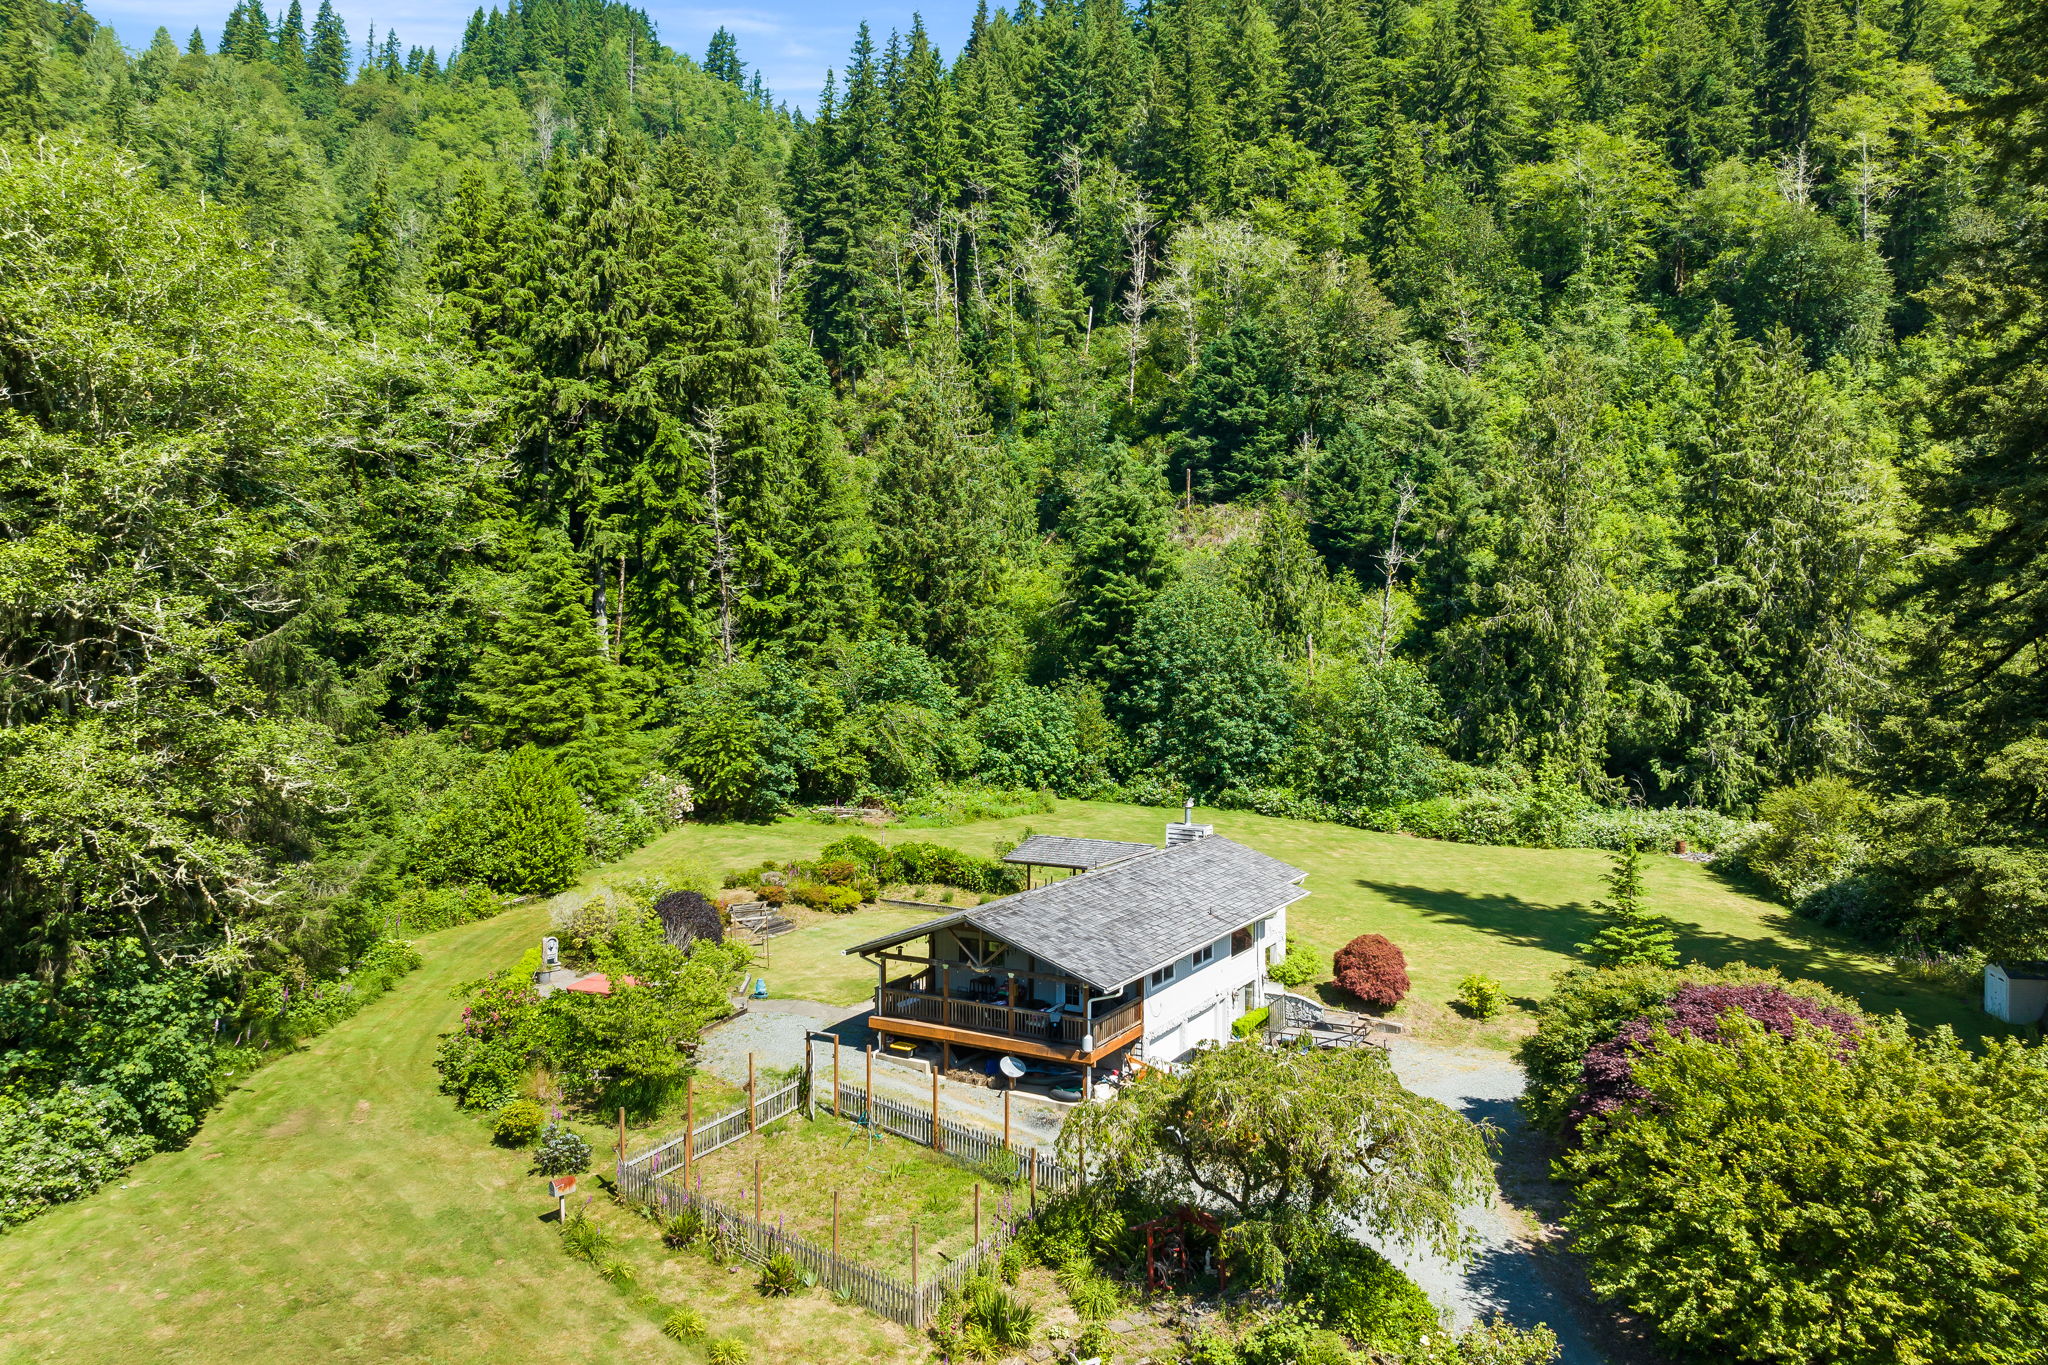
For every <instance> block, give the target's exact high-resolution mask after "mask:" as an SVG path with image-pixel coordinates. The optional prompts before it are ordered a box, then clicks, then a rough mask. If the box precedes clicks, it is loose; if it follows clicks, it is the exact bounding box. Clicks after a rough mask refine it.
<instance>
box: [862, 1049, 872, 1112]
mask: <svg viewBox="0 0 2048 1365" xmlns="http://www.w3.org/2000/svg"><path fill="white" fill-rule="evenodd" d="M860 1116H861V1119H862V1121H863V1122H866V1123H873V1122H874V1121H875V1045H874V1044H873V1043H869V1044H868V1088H867V1090H866V1091H864V1092H863V1093H862V1095H861V1101H860Z"/></svg>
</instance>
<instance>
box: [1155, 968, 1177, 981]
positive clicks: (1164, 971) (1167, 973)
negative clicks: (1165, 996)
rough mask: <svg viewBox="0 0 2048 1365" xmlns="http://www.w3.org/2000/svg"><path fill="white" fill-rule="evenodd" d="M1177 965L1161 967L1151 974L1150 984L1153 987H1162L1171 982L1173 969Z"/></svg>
mask: <svg viewBox="0 0 2048 1365" xmlns="http://www.w3.org/2000/svg"><path fill="white" fill-rule="evenodd" d="M1177 965H1178V964H1172V965H1169V966H1165V967H1161V968H1160V969H1159V970H1158V971H1156V972H1154V973H1152V984H1153V985H1155V986H1164V985H1165V984H1166V983H1167V982H1169V981H1171V980H1173V968H1174V966H1177Z"/></svg>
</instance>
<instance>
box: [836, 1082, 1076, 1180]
mask: <svg viewBox="0 0 2048 1365" xmlns="http://www.w3.org/2000/svg"><path fill="white" fill-rule="evenodd" d="M813 1095H814V1099H813V1104H814V1106H815V1107H817V1108H821V1109H829V1108H831V1107H832V1094H831V1085H830V1083H829V1082H828V1083H827V1084H826V1086H825V1087H824V1089H823V1091H821V1092H820V1091H814V1092H813ZM838 1110H839V1116H840V1117H841V1118H844V1119H846V1120H847V1121H848V1122H850V1123H858V1124H862V1125H864V1126H871V1127H874V1128H876V1129H879V1130H880V1131H882V1132H884V1133H894V1134H895V1135H896V1136H897V1137H900V1138H908V1139H910V1141H912V1142H915V1143H916V1144H917V1145H918V1146H920V1147H930V1146H931V1145H932V1111H931V1110H930V1109H928V1108H925V1107H923V1106H920V1105H915V1104H904V1103H903V1102H902V1101H900V1100H892V1099H886V1098H884V1097H882V1096H880V1095H876V1096H873V1097H870V1096H869V1095H868V1092H867V1090H866V1089H865V1088H863V1087H862V1086H859V1085H849V1084H846V1083H844V1082H842V1083H841V1084H840V1086H839V1097H838ZM939 1132H940V1134H941V1135H942V1136H943V1138H944V1144H943V1147H942V1149H941V1150H943V1152H944V1154H945V1155H947V1156H949V1157H951V1158H953V1160H955V1161H957V1162H959V1163H960V1164H962V1165H963V1166H977V1167H980V1168H981V1169H982V1170H985V1171H987V1172H989V1173H990V1174H991V1175H993V1176H995V1177H997V1178H998V1179H1001V1180H1015V1181H1018V1182H1020V1183H1024V1184H1035V1185H1036V1186H1037V1187H1038V1188H1039V1189H1041V1190H1043V1191H1045V1192H1046V1193H1048V1194H1058V1193H1060V1192H1062V1191H1064V1190H1070V1189H1072V1188H1074V1186H1075V1185H1077V1184H1078V1183H1079V1181H1077V1180H1076V1179H1075V1178H1074V1175H1073V1173H1072V1172H1070V1171H1069V1170H1068V1169H1067V1168H1066V1167H1065V1166H1064V1165H1062V1164H1061V1163H1060V1162H1059V1161H1058V1160H1057V1159H1056V1158H1054V1157H1052V1156H1050V1155H1048V1154H1047V1153H1046V1152H1045V1151H1044V1149H1042V1148H1038V1147H1023V1146H1019V1145H1018V1144H1016V1143H1014V1142H1012V1143H1005V1142H1004V1141H1003V1139H1002V1135H1001V1134H999V1133H991V1132H988V1131H986V1130H984V1129H981V1128H976V1127H971V1126H969V1125H967V1124H964V1123H960V1122H958V1121H956V1120H954V1119H949V1118H947V1117H945V1116H944V1115H943V1114H941V1115H940V1116H939ZM1034 1167H1035V1168H1036V1170H1035V1171H1034V1169H1033V1168H1034Z"/></svg>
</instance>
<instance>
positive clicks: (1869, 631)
mask: <svg viewBox="0 0 2048 1365" xmlns="http://www.w3.org/2000/svg"><path fill="white" fill-rule="evenodd" d="M343 18H344V17H343V16H341V15H339V14H337V12H336V11H335V10H334V9H333V8H332V7H331V5H330V4H329V3H328V0H322V4H321V6H320V8H319V11H318V13H317V14H316V15H315V16H313V17H312V18H311V20H310V21H309V20H308V19H307V16H306V15H305V13H304V11H303V9H302V7H301V5H300V3H299V0H292V3H291V5H290V7H289V9H287V10H286V11H284V12H283V13H282V14H279V15H270V14H266V13H265V11H264V10H263V8H262V6H261V4H260V3H259V0H242V3H241V4H240V5H239V6H238V7H237V8H236V9H235V10H234V11H233V13H232V14H231V15H230V16H228V19H227V26H226V29H225V31H224V35H223V38H222V40H221V42H220V43H219V45H218V47H219V50H217V51H208V50H207V46H206V43H205V42H204V40H203V39H202V37H201V36H200V35H199V34H198V33H194V34H193V35H192V36H191V38H190V39H189V40H186V41H183V42H181V41H179V40H178V39H176V38H175V37H174V36H173V35H171V34H169V33H167V32H164V31H162V30H159V31H158V32H157V34H156V36H155V39H154V41H153V42H151V44H150V45H149V46H148V47H147V48H146V49H144V50H142V51H140V52H131V51H127V50H124V49H123V47H122V46H121V45H120V44H119V43H118V42H117V41H116V40H115V38H114V36H113V34H112V32H111V31H110V30H108V29H107V28H105V27H103V26H101V25H99V24H97V23H96V22H95V21H94V20H93V18H92V17H91V16H90V15H89V14H88V13H87V12H86V10H85V9H83V8H82V7H81V6H80V5H78V4H77V3H71V2H67V3H63V4H52V3H48V0H0V384H4V410H0V422H4V428H0V974H5V975H6V976H7V977H8V978H10V979H9V980H7V981H6V982H5V984H0V1045H4V1053H5V1055H4V1066H5V1068H6V1073H7V1077H8V1088H10V1089H12V1090H14V1091H15V1092H17V1093H18V1094H20V1095H22V1096H26V1097H29V1098H30V1099H33V1100H35V1101H36V1102H37V1103H41V1104H43V1105H44V1108H43V1109H42V1110H40V1111H36V1112H37V1113H40V1114H41V1117H39V1118H38V1117H33V1116H31V1118H21V1117H20V1114H23V1113H29V1111H28V1110H22V1109H21V1108H20V1106H19V1105H16V1109H15V1110H14V1111H11V1112H15V1113H16V1115H17V1116H16V1117H15V1118H12V1119H4V1122H7V1123H28V1122H33V1123H40V1124H42V1125H43V1130H44V1131H46V1132H47V1133H54V1132H57V1131H58V1129H59V1128H61V1127H63V1125H64V1124H71V1125H74V1126H75V1125H80V1124H83V1125H85V1126H86V1127H87V1128H93V1129H95V1130H98V1129H100V1128H108V1129H109V1130H114V1129H118V1130H121V1131H127V1132H132V1133H133V1134H135V1135H137V1141H139V1142H145V1143H146V1142H162V1141H175V1140H178V1139H179V1138H180V1137H181V1136H182V1134H183V1133H185V1132H188V1131H189V1130H190V1127H191V1124H192V1122H193V1121H194V1115H196V1114H197V1113H198V1112H199V1110H200V1109H202V1108H203V1107H204V1104H205V1103H206V1102H207V1099H208V1097H209V1096H210V1094H211V1090H210V1084H211V1082H210V1080H209V1077H210V1076H212V1075H213V1074H214V1073H215V1072H216V1071H218V1070H219V1069H220V1068H222V1067H223V1066H225V1065H227V1062H226V1061H223V1059H224V1058H226V1059H232V1058H233V1057H234V1056H237V1055H239V1053H238V1052H237V1051H236V1049H238V1048H239V1049H246V1048H260V1047H262V1046H264V1045H266V1044H268V1043H269V1042H273V1041H276V1040H278V1039H282V1038H287V1037H290V1036H293V1035H294V1033H295V1031H303V1030H305V1029H309V1028H312V1027H316V1026H317V1023H318V1019H317V1017H315V1016H317V1015H318V1014H319V1011H320V1009H321V1008H323V1006H322V1005H321V1003H320V1002H322V1001H323V1000H329V999H332V998H333V997H334V993H335V991H336V989H337V984H336V983H338V982H340V981H342V979H343V973H345V972H347V971H349V970H352V969H354V970H358V971H360V970H361V969H362V968H363V967H364V963H365V961H366V955H368V960H375V961H382V960H383V959H379V958H377V957H376V955H377V954H379V953H382V954H385V955H386V957H389V956H390V955H391V954H392V953H395V952H396V950H395V949H393V948H390V947H389V946H388V945H387V944H386V942H385V938H384V935H385V933H386V930H387V928H388V926H389V925H390V923H391V922H392V917H393V914H394V907H395V906H411V907H413V908H414V910H415V912H416V913H415V917H414V920H413V922H415V923H417V922H419V920H418V915H419V914H426V915H428V916H429V917H431V916H432V915H433V914H444V915H446V914H458V913H466V912H465V911H463V910H462V907H463V906H466V905H469V904H470V903H471V901H472V900H473V899H474V896H475V894H476V890H475V889H476V888H481V889H483V890H485V891H489V892H498V893H527V892H540V891H548V890H552V889H554V888H556V887H558V886H560V885H561V884H563V882H564V881H565V880H566V879H567V878H568V877H569V876H570V875H571V874H572V873H573V872H574V870H575V869H576V867H577V866H578V865H579V864H580V863H582V862H583V861H584V860H586V859H591V858H603V857H607V856H615V855H616V854H617V853H619V852H621V851H623V850H624V849H627V848H630V847H632V846H634V845H635V844H636V843H639V842H642V841H644V840H645V839H646V838H648V837H650V836H651V835H652V834H653V833H654V832H655V831H656V830H657V829H659V828H661V827H663V826H664V825H665V824H667V823H669V822H672V821H674V820H677V819H680V818H682V817H684V816H685V815H687V814H690V813H692V812H693V811H694V812H695V813H696V814H698V815H710V816H718V817H739V818H765V817H768V816H772V815H774V814H776V813H778V812H781V811H784V810H787V809H791V808H796V807H802V806H809V805H817V804H823V803H860V802H886V803H888V804H891V805H893V806H895V807H896V808H898V809H917V808H920V803H923V805H924V806H927V807H931V808H934V809H950V810H962V809H975V808H985V807H989V806H1001V805H1002V803H1004V802H1012V803H1015V802H1022V801H1027V800H1029V799H1030V794H1032V793H1036V792H1040V791H1046V790H1050V791H1053V792H1057V793H1060V794H1063V795H1072V796H1094V797H1105V798H1118V799H1128V800H1136V801H1148V802H1158V803H1172V804H1176V805H1177V804H1178V802H1179V800H1180V799H1181V797H1182V796H1183V795H1190V794H1191V795H1196V796H1199V797H1201V798H1202V799H1203V800H1205V801H1208V802H1211V803H1214V804H1219V805H1226V806H1238V807H1248V808H1256V809H1260V810H1265V811H1268V812H1271V813H1277V814H1292V815H1303V816H1315V817H1321V818H1331V819H1338V820H1343V821H1347V822H1350V823H1355V824H1361V825H1368V826H1372V827H1376V828H1384V829H1406V830H1409V831H1412V832H1416V833H1420V834H1425V835H1434V836H1439V837H1450V838H1461V839H1471V840H1491V841H1496V842H1530V843H1593V844H1604V845H1607V846H1613V847H1619V846H1621V845H1622V844H1624V843H1628V842H1632V841H1634V840H1636V839H1639V838H1647V839H1656V840H1660V841H1665V840H1669V839H1670V838H1673V837H1688V838H1691V839H1694V840H1695V841H1699V842H1704V843H1707V844H1709V845H1712V844H1716V843H1720V842H1726V843H1729V844H1731V845H1736V844H1739V843H1740V842H1741V841H1742V840H1743V839H1752V838H1756V837H1757V835H1756V833H1755V830H1756V829H1757V828H1758V827H1759V826H1757V825H1753V824H1751V823H1750V822H1752V821H1758V820H1760V821H1761V827H1762V828H1764V829H1765V830H1768V831H1771V832H1772V836H1771V837H1774V838H1775V840H1776V843H1775V845H1773V847H1774V848H1775V849H1776V852H1775V853H1773V854H1772V855H1771V856H1770V857H1768V858H1760V859H1759V860H1758V863H1757V866H1758V869H1759V871H1760V872H1761V873H1762V874H1763V875H1765V876H1766V877H1767V878H1769V880H1770V881H1771V882H1772V884H1773V885H1774V886H1775V887H1776V888H1777V890H1778V891H1779V892H1780V893H1781V894H1783V895H1784V896H1785V897H1786V898H1787V899H1788V900H1792V901H1796V902H1798V904H1799V906H1800V908H1801V910H1802V911H1803V912H1804V913H1807V914H1810V915H1813V916H1815V917H1818V918H1821V919H1825V920H1828V921H1830V922H1833V923H1837V924H1841V925H1845V926H1848V927H1850V928H1852V929H1854V930H1856V931H1857V932H1860V933H1862V934H1865V935H1867V936H1869V937H1870V938H1872V939H1873V940H1875V941H1878V942H1881V943H1885V944H1888V945H1894V946H1898V947H1901V948H1908V949H1912V950H1917V951H1933V952H1942V953H1957V954H1964V955H1968V954H1973V953H1977V954H1981V953H1993V954H1998V953H2011V954H2023V955H2033V956H2042V955H2048V848H2044V842H2043V833H2042V831H2043V828H2044V820H2048V726H2044V719H2043V718H2044V715H2048V695H2044V691H2048V669H2044V662H2048V661H2044V659H2043V657H2042V648H2043V644H2042V640H2043V628H2044V625H2048V541H2044V528H2048V475H2044V471H2043V466H2042V463H2041V457H2040V455H2039V449H2040V446H2041V443H2042V441H2043V438H2044V435H2048V335H2044V328H2048V314H2044V311H2043V301H2042V291H2043V289H2044V288H2048V236H2044V228H2043V223H2044V209H2048V76H2044V74H2043V73H2044V70H2048V9H2044V7H2043V5H2042V4H2041V3H2040V0H2001V2H1998V3H1993V2H1992V0H1859V3H1857V4H1854V5H1850V4H1847V3H1844V2H1843V0H1709V3H1704V4H1698V5H1672V4H1668V3H1665V0H1422V2H1421V3H1406V2H1405V0H1158V2H1157V3H1153V4H1150V5H1148V6H1145V7H1143V8H1141V9H1138V10H1132V9H1130V8H1127V7H1126V6H1125V4H1124V3H1123V0H1049V2H1048V3H1046V4H1044V5H1043V7H1040V6H1038V5H1037V4H1035V3H1034V0H1020V3H1019V4H1018V5H1017V6H1016V8H1015V9H1013V10H1009V11H1003V10H995V11H989V10H987V9H986V7H985V6H984V8H983V10H982V11H981V12H979V13H977V15H976V17H975V20H974V23H973V27H972V32H971V36H970V38H969V40H968V42H967V44H966V46H965V48H964V49H963V50H962V51H960V52H958V53H955V54H945V53H941V52H939V51H938V50H936V49H935V48H934V47H933V45H932V43H931V42H930V40H929V38H928V36H927V35H926V33H925V32H924V31H923V29H922V27H921V26H913V28H912V30H911V31H910V32H909V33H908V34H891V35H890V36H889V37H888V38H887V39H886V40H878V39H877V38H876V37H875V36H873V35H871V34H870V33H868V32H867V31H866V30H865V29H863V30H862V34H861V37H860V38H859V40H858V42H857V43H856V45H855V47H854V49H853V51H852V52H851V54H850V55H849V57H848V59H847V61H846V64H845V66H844V68H843V69H842V70H840V71H838V72H836V73H835V74H834V75H833V76H832V77H831V78H830V79H828V81H827V83H826V85H825V88H824V90H823V92H822V93H821V94H820V95H819V96H818V97H817V99H816V102H815V105H814V112H813V113H811V114H809V115H806V114H802V113H794V112H791V111H790V110H789V108H788V107H787V105H786V104H778V103H777V102H776V100H775V96H774V95H773V94H772V93H771V92H769V91H767V90H765V89H764V88H763V87H762V85H761V82H760V81H759V79H758V78H757V77H754V76H753V75H751V74H750V73H749V71H748V69H747V67H746V65H745V63H744V62H743V61H742V55H743V54H741V53H740V52H739V50H738V49H737V47H736V45H735V43H734V42H733V40H732V38H731V37H730V35H728V34H726V33H724V32H722V31H721V33H720V34H719V35H718V37H717V38H715V39H714V40H713V42H712V44H711V46H710V48H709V50H708V51H707V52H706V53H705V54H704V56H703V58H702V60H696V59H693V58H691V57H688V56H684V55H681V54H678V53H676V52H674V51H672V50H670V49H669V48H667V47H665V46H664V45H663V44H662V43H661V41H660V39H659V37H658V35H657V34H656V32H655V30H654V28H653V26H652V25H651V23H650V22H649V21H648V19H647V17H646V16H645V15H643V14H641V13H639V12H638V11H635V10H632V9H629V8H627V7H625V6H624V5H621V4H618V3H613V2H612V0H529V2H528V3H525V4H523V5H522V4H512V5H509V6H508V7H507V8H505V9H503V10H493V11H491V12H489V13H484V12H481V11H479V12H478V13H477V15H476V16H475V17H474V18H473V19H472V20H471V22H470V24H469V27H468V30H467V33H466V35H465V37H464V40H463V42H462V45H461V47H460V49H459V50H458V51H456V52H453V53H447V54H440V53H436V52H434V51H432V50H427V51H421V50H419V49H417V48H412V49H404V48H402V47H401V44H400V41H399V38H398V36H397V35H396V34H395V33H386V34H385V35H383V36H382V37H381V38H376V39H374V40H373V41H372V43H370V44H368V45H360V44H357V43H355V42H352V40H351V37H350V35H349V33H348V31H347V29H346V27H345V25H344V22H343ZM421 907H425V908H424V909H421ZM359 979H360V977H359ZM110 1002H118V1008H117V1007H116V1005H115V1004H114V1003H110ZM141 1039H149V1040H153V1041H152V1044H151V1047H150V1048H147V1049H141V1050H140V1051H138V1050H137V1047H136V1043H137V1040H141ZM179 1039H184V1040H187V1041H188V1042H189V1044H190V1046H189V1047H186V1046H184V1044H182V1043H179V1042H177V1040H179ZM230 1044H233V1046H232V1047H231V1046H230ZM174 1054H175V1055H174ZM58 1095H74V1096H85V1097H87V1098H83V1099H79V1100H77V1102H76V1106H82V1107H74V1108H73V1109H71V1110H66V1111H65V1114H68V1117H66V1116H65V1114H59V1112H58V1111H59V1108H61V1105H59V1103H58V1101H57V1100H56V1099H54V1098H51V1097H53V1096H58ZM138 1096H146V1098H138ZM123 1097H125V1098H123ZM66 1103H70V1102H69V1101H66ZM93 1105H99V1106H101V1108H99V1109H93V1108H92V1107H91V1106H93ZM123 1106H126V1109H125V1111H122V1110H123ZM124 1125H125V1127H124ZM65 1131H72V1130H70V1129H66V1130H65ZM79 1131H83V1130H82V1129H80V1130H79ZM38 1140H42V1139H38ZM48 1140H49V1141H50V1142H59V1139H58V1138H56V1137H51V1138H49V1139H48ZM59 1145H61V1143H59ZM80 1179H81V1180H84V1179H87V1177H86V1176H81V1177H80Z"/></svg>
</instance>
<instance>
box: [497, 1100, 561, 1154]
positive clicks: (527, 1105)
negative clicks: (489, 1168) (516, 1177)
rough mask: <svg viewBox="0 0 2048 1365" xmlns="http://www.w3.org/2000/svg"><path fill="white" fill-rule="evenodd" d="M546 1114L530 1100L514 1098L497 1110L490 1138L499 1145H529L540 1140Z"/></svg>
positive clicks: (546, 1117) (546, 1118)
mask: <svg viewBox="0 0 2048 1365" xmlns="http://www.w3.org/2000/svg"><path fill="white" fill-rule="evenodd" d="M547 1121H548V1116H547V1114H546V1112H545V1111H543V1110H542V1109H541V1107H540V1106H539V1105H537V1104H535V1103H534V1102H533V1101H532V1100H514V1101H512V1103H510V1104H508V1105H506V1106H505V1107H504V1108H503V1109H500V1110H499V1111H498V1118H497V1121H496V1122H495V1123H493V1124H492V1125H491V1140H492V1141H494V1142H496V1143H497V1144H498V1145H499V1146H500V1147H531V1146H532V1145H533V1144H534V1143H536V1142H538V1141H540V1134H541V1129H542V1128H544V1127H546V1126H547Z"/></svg>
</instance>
